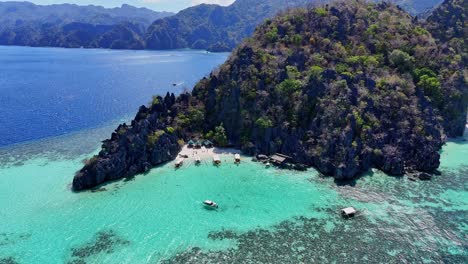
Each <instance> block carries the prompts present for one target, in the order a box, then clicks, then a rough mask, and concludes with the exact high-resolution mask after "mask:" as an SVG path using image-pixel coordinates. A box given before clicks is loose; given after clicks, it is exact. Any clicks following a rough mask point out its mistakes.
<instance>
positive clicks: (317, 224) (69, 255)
mask: <svg viewBox="0 0 468 264" xmlns="http://www.w3.org/2000/svg"><path fill="white" fill-rule="evenodd" d="M2 49H3V51H1V53H2V54H3V55H2V58H5V57H8V55H7V53H8V52H6V50H7V49H11V53H16V54H17V56H18V53H21V52H18V50H23V53H24V54H32V55H31V57H37V56H41V54H43V53H44V52H45V53H48V54H49V56H51V55H50V54H51V53H53V54H54V56H58V58H55V59H52V60H58V61H60V60H62V59H63V57H68V58H69V57H75V62H76V63H78V64H80V63H81V62H82V60H81V59H80V57H82V58H88V60H92V58H93V57H97V58H99V57H101V56H104V57H106V58H107V59H109V60H112V58H116V57H119V58H128V57H132V56H133V57H135V56H136V57H141V56H143V57H145V56H150V57H151V56H153V58H154V59H155V60H158V59H160V57H158V54H159V55H162V54H173V55H171V56H174V57H176V58H180V60H186V61H185V63H179V62H177V60H176V62H173V63H174V64H172V63H171V62H167V64H165V65H166V66H160V65H159V64H158V63H156V62H151V63H150V62H148V61H147V63H146V64H145V63H143V64H138V63H136V64H137V65H139V66H138V67H137V66H135V65H133V66H131V65H127V64H125V65H126V66H125V67H127V68H132V69H133V70H132V71H130V72H129V71H127V70H125V71H124V70H122V71H120V72H119V73H118V74H116V73H115V72H114V71H113V70H112V69H115V68H114V67H124V66H115V65H112V64H111V65H109V66H108V67H109V69H110V70H109V71H110V72H111V73H113V74H114V75H113V76H114V77H113V78H114V79H119V80H124V79H125V80H129V79H132V80H133V81H128V82H125V83H126V84H125V85H121V84H120V85H103V86H100V87H101V88H99V87H96V86H95V85H96V82H97V80H98V79H99V78H97V77H94V81H91V79H93V77H92V76H93V71H97V70H89V71H88V73H87V74H83V73H82V74H80V76H77V77H76V79H75V80H74V81H73V82H74V84H73V86H74V87H75V88H74V89H87V90H86V92H83V91H75V90H74V89H72V88H70V87H65V88H63V89H66V90H67V91H68V92H63V90H62V88H60V89H58V88H57V89H56V90H55V92H51V91H49V92H48V93H46V94H42V93H40V92H37V91H34V89H36V88H37V87H36V86H34V85H32V84H31V83H34V82H35V81H33V80H30V79H29V76H36V78H38V77H37V75H28V74H26V73H25V69H24V68H22V67H19V66H16V70H17V71H16V72H15V71H14V70H13V69H11V68H10V69H9V71H10V74H9V75H4V73H3V70H2V73H0V74H2V82H7V83H8V78H9V77H8V76H12V78H15V82H19V81H20V79H21V78H20V77H19V76H21V75H22V76H23V80H22V81H23V82H24V83H28V84H31V85H28V87H29V89H32V90H30V91H27V90H26V88H24V87H23V88H21V89H23V96H24V97H18V96H17V95H15V94H14V92H13V90H14V87H13V86H12V85H11V84H10V85H7V86H6V87H10V88H7V89H6V90H7V91H9V93H7V94H9V95H10V96H11V97H9V98H10V99H11V98H13V97H14V96H16V97H15V98H17V99H16V100H19V101H21V102H22V103H23V107H25V105H29V106H32V107H35V108H34V109H36V110H35V112H38V113H33V112H28V111H25V110H23V112H21V113H23V114H19V113H18V114H17V115H16V116H14V117H16V118H18V116H20V115H26V114H27V113H29V115H30V116H41V115H40V114H41V112H40V109H41V107H38V106H34V105H35V103H37V102H38V101H41V100H38V101H35V100H36V99H35V98H37V96H40V98H42V99H44V98H49V97H54V96H58V95H56V93H59V94H67V93H68V94H74V93H76V94H81V95H82V93H86V95H82V97H80V98H81V99H80V100H79V101H80V102H83V104H84V103H85V102H86V107H82V108H81V109H80V110H77V109H78V108H80V107H78V106H76V107H77V109H75V111H77V113H84V112H86V113H87V115H88V116H92V117H90V118H92V119H93V118H94V119H93V120H95V121H93V123H92V124H88V125H87V126H83V127H73V128H70V127H68V126H67V125H64V124H67V123H61V124H62V125H60V127H61V129H62V130H60V131H61V132H60V133H57V134H60V136H53V137H48V138H46V139H41V140H34V141H30V142H28V143H23V144H15V145H11V146H6V147H3V148H0V263H1V264H6V263H8V264H12V263H37V264H43V263H48V264H49V263H50V264H55V263H57V264H59V263H74V264H78V263H80V264H83V263H88V264H101V263H111V264H114V263H115V264H117V263H119V264H120V263H132V264H133V263H161V262H163V263H164V262H165V263H312V262H314V263H467V262H468V252H467V250H468V242H467V236H468V191H467V190H468V188H467V187H468V186H467V185H468V184H467V178H468V158H467V157H468V143H467V142H466V141H463V139H458V140H454V141H451V142H449V143H447V145H446V146H445V147H444V149H443V152H442V166H441V172H442V175H440V176H437V177H435V178H433V180H431V181H425V182H422V181H419V182H412V181H409V180H408V179H407V178H406V177H401V178H395V177H389V176H386V175H384V174H382V173H380V172H379V171H371V172H369V173H368V174H366V175H364V176H363V177H362V178H360V179H359V180H357V181H356V182H355V183H354V184H353V185H347V186H338V185H337V184H335V183H334V182H333V180H332V179H330V178H321V177H320V176H319V174H318V173H317V172H316V171H315V170H313V169H310V170H309V171H307V172H300V173H298V172H291V171H286V170H277V169H275V168H268V169H267V168H265V167H263V166H261V165H260V164H257V163H253V162H251V161H250V159H249V158H248V157H244V160H243V162H242V163H241V164H240V165H238V166H236V165H234V164H233V157H232V156H228V155H223V156H222V160H223V163H222V165H221V166H220V167H214V166H212V165H211V163H210V162H209V161H204V162H203V163H202V164H201V165H200V166H195V165H194V164H193V162H192V161H188V162H186V163H185V164H184V166H183V167H182V168H181V169H179V170H174V168H173V167H174V164H173V163H169V164H166V165H164V166H161V167H158V168H154V169H153V170H151V171H150V173H148V174H146V175H139V176H136V177H135V178H132V179H125V180H121V181H117V182H114V183H111V184H107V185H105V186H102V188H100V189H97V190H95V191H93V192H91V191H90V192H82V193H73V192H71V191H70V182H71V181H72V178H73V175H74V173H75V172H76V171H77V170H78V169H80V167H81V166H82V165H83V164H82V160H83V159H84V158H86V157H89V156H90V155H92V154H93V153H95V152H96V151H97V150H98V148H99V146H100V140H103V139H105V138H106V137H108V136H109V135H110V132H111V131H112V129H113V128H114V127H115V125H116V124H117V123H118V121H119V120H115V119H116V118H119V117H121V116H122V117H124V116H126V115H127V114H130V113H132V112H134V111H135V110H136V108H135V107H138V106H139V105H140V104H142V103H144V102H147V101H148V100H149V96H150V95H151V94H153V93H157V92H165V90H164V89H163V88H160V89H161V90H158V89H157V88H154V87H166V90H167V89H168V88H167V87H169V86H170V83H171V82H173V80H176V81H179V82H182V81H185V82H187V83H189V82H190V80H192V82H193V81H195V80H196V79H198V78H200V77H201V76H203V75H204V74H206V72H207V71H209V68H213V67H215V66H216V65H218V64H219V63H220V62H222V61H223V60H224V59H225V58H226V55H222V54H215V55H213V54H204V53H202V52H197V51H182V52H169V53H164V52H161V53H158V52H156V53H152V52H141V53H140V52H129V51H122V52H114V51H94V50H53V49H37V50H36V49H29V48H0V50H2ZM68 52H70V53H71V54H69V53H68ZM59 54H61V55H59ZM77 54H80V55H77ZM103 54H104V55H103ZM13 57H14V56H13V55H11V59H10V60H11V61H10V62H8V63H10V64H11V65H15V63H18V62H15V59H13ZM60 57H61V58H60ZM28 58H29V57H28ZM101 58H102V57H101ZM25 59H26V58H23V59H22V60H25ZM36 59H37V58H36ZM134 59H135V60H137V61H138V60H140V59H136V58H134ZM31 60H32V59H31ZM47 60H51V58H48V59H47ZM103 60H104V61H105V60H106V59H103ZM40 61H41V60H40ZM42 61H43V59H42ZM122 61H123V62H126V63H129V61H132V60H131V59H122ZM149 61H152V60H149ZM1 63H3V62H1ZM140 63H142V62H141V61H140ZM161 63H162V62H161ZM198 63H201V64H202V65H201V66H198ZM104 64H105V63H104ZM188 64H192V66H190V65H188ZM2 65H3V66H2V67H5V66H4V64H2ZM37 65H38V67H39V68H34V67H32V66H31V68H29V71H31V72H35V73H36V74H37V72H39V71H49V68H45V67H44V65H47V64H43V63H38V64H37ZM175 65H177V66H175ZM81 66H82V67H84V68H87V67H88V66H87V65H86V63H82V64H81ZM89 67H91V65H90V66H89ZM101 67H104V66H102V65H101ZM133 67H136V68H133ZM104 68H105V67H104ZM155 68H156V69H158V70H155ZM187 68H190V69H191V71H192V72H188V70H187ZM201 68H204V69H205V70H203V69H201ZM169 69H172V70H169ZM56 70H57V71H60V69H56ZM77 71H80V70H77ZM100 71H101V75H106V74H111V73H108V72H107V70H106V69H101V70H100ZM171 71H173V73H169V72H171ZM139 72H146V73H147V74H142V75H141V77H142V78H143V76H146V77H148V76H147V75H151V76H150V77H148V78H152V80H154V83H153V82H152V81H148V85H143V84H144V83H145V82H143V84H142V82H140V81H141V80H139V79H137V78H135V77H134V76H131V75H134V74H138V73H139ZM194 72H196V73H197V74H194ZM150 73H151V74H150ZM62 74H63V73H62ZM88 74H89V75H90V76H91V77H90V76H88ZM185 74H186V75H187V76H192V74H193V77H184V76H185ZM15 76H16V77H15ZM45 79H46V78H44V79H43V80H45ZM36 80H37V79H36ZM111 80H112V78H109V79H108V81H109V82H111ZM161 80H166V82H162V83H161V84H160V85H159V84H158V82H159V81H161ZM64 83H67V82H66V81H64ZM93 83H94V84H95V85H93ZM104 83H105V82H104ZM113 83H114V84H115V83H120V82H117V81H115V82H113ZM85 84H86V85H85ZM136 84H140V85H142V86H145V87H150V88H142V87H141V86H139V87H137V85H136ZM0 87H1V88H0V89H2V94H1V95H2V100H3V98H4V94H3V91H5V86H4V85H0ZM44 87H46V86H44ZM44 87H43V89H45V90H47V89H48V88H47V87H46V88H44ZM55 87H58V86H55ZM83 87H86V88H83ZM102 87H105V88H102ZM151 87H153V88H154V90H152V89H151ZM21 89H20V90H21ZM101 89H105V90H106V91H107V92H106V93H102V91H101ZM146 89H148V90H146ZM170 89H172V88H170ZM135 90H139V91H140V92H132V91H135ZM95 93H96V94H97V95H95ZM138 93H145V95H144V96H142V95H139V94H138ZM32 94H35V96H32ZM124 95H127V98H126V97H125V96H124ZM114 96H115V97H118V98H120V99H118V101H120V102H121V103H122V104H126V103H128V102H126V99H128V100H129V101H130V103H128V106H126V107H128V109H127V108H125V107H124V108H125V109H127V110H125V109H124V108H122V109H121V108H120V106H121V104H119V103H115V104H114V103H109V104H107V103H106V102H107V101H106V100H109V102H111V101H112V100H114ZM133 97H138V98H140V99H139V100H140V101H138V100H137V99H135V98H133ZM18 98H19V99H18ZM21 98H23V99H21ZM20 99H21V100H20ZM98 99H99V100H98ZM11 100H13V99H11ZM29 100H32V101H29ZM7 101H9V102H11V101H10V100H7ZM72 101H73V100H72ZM90 101H91V102H94V103H95V104H97V105H95V104H93V103H91V102H90ZM52 102H53V100H52V101H50V102H49V105H46V106H47V107H46V106H44V108H45V109H48V107H53V106H52ZM132 102H133V103H132ZM10 105H12V104H10ZM109 106H115V108H111V109H112V110H111V109H107V108H108V107H109ZM2 107H4V105H3V104H2ZM59 108H60V107H58V108H57V109H59ZM86 108H90V109H93V110H92V111H91V110H90V109H86ZM16 109H17V111H19V110H21V109H22V108H16ZM71 109H74V107H72V108H71ZM117 109H119V110H117ZM88 110H90V111H89V112H88ZM101 110H102V111H108V112H109V113H108V114H107V115H108V117H107V118H103V117H96V116H99V115H101V112H100V111H101ZM70 111H71V110H70ZM114 111H115V112H114ZM91 112H92V113H91ZM7 114H8V113H7ZM57 114H58V113H57ZM60 114H62V113H60ZM3 115H5V113H4V112H2V118H3V119H2V127H3V128H2V129H5V126H6V125H5V123H3V122H5V121H4V119H5V117H4V116H3ZM9 115H10V116H13V114H11V113H10V114H9ZM47 117H48V115H44V116H43V117H42V118H43V119H42V120H43V121H42V122H44V123H48V124H54V122H57V119H58V118H47ZM74 118H77V119H79V120H85V119H86V118H83V117H75V116H73V115H70V119H73V120H75V119H74ZM81 118H83V119H81ZM20 120H23V121H20ZM113 120H115V121H113ZM6 121H8V122H10V123H6V124H8V125H7V126H12V125H13V124H15V126H19V127H21V128H22V129H25V130H28V131H23V132H24V134H23V137H22V139H25V138H27V137H26V136H25V135H27V134H28V133H27V132H29V128H28V127H29V125H32V124H34V120H31V119H16V120H15V121H12V120H9V119H8V118H7V119H6ZM21 122H25V123H21ZM76 122H78V121H76ZM59 123H60V122H59ZM78 123H80V122H78ZM36 124H37V123H36ZM70 124H75V122H72V123H70ZM12 129H15V128H12ZM1 131H4V130H1ZM2 133H3V132H2ZM31 133H32V135H36V134H34V133H33V132H31ZM7 134H9V133H7ZM3 136H4V134H2V137H3ZM43 136H51V135H46V134H43ZM28 139H31V138H28ZM465 139H468V136H465ZM11 140H12V141H4V143H11V142H13V141H14V140H13V137H12V138H11ZM19 141H21V140H19V139H17V140H16V141H14V142H19ZM205 199H212V200H215V201H216V202H218V204H219V205H220V208H219V210H217V211H209V210H206V209H204V208H203V207H202V205H201V202H202V201H203V200H205ZM347 206H354V207H356V208H357V209H358V210H359V215H358V216H357V217H355V218H354V219H350V220H343V219H342V218H341V217H340V216H339V209H340V208H343V207H347Z"/></svg>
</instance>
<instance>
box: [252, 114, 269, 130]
mask: <svg viewBox="0 0 468 264" xmlns="http://www.w3.org/2000/svg"><path fill="white" fill-rule="evenodd" d="M255 124H256V125H257V126H259V127H261V128H263V129H265V128H270V127H273V122H272V121H271V120H270V119H268V118H265V117H260V118H259V119H257V121H255Z"/></svg>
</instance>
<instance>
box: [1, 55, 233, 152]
mask: <svg viewBox="0 0 468 264" xmlns="http://www.w3.org/2000/svg"><path fill="white" fill-rule="evenodd" d="M227 55H228V54H227V53H206V52H205V51H193V50H189V51H128V50H126V51H115V50H97V49H96V50H87V49H57V48H28V47H0V113H1V114H0V147H1V146H4V145H8V144H14V143H19V142H24V141H30V140H36V139H41V138H45V137H50V136H57V135H63V134H66V133H69V132H73V131H78V130H82V129H86V128H93V127H99V126H102V125H103V124H106V123H109V122H110V121H113V120H115V119H120V118H124V117H128V116H129V115H131V116H133V114H134V113H136V111H137V109H138V107H139V106H140V105H142V104H146V103H148V102H149V101H150V98H151V95H155V94H163V95H164V94H166V92H167V91H170V92H174V93H180V92H181V91H182V90H183V89H184V88H191V87H192V86H193V85H194V84H195V83H196V82H197V81H198V80H199V79H200V78H202V77H203V76H204V75H206V74H209V73H210V72H211V70H212V69H213V68H214V67H216V66H217V65H220V64H221V63H223V62H224V61H225V60H226V58H227ZM173 83H175V84H179V86H176V87H173V85H172V84H173Z"/></svg>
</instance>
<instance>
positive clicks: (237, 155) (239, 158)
mask: <svg viewBox="0 0 468 264" xmlns="http://www.w3.org/2000/svg"><path fill="white" fill-rule="evenodd" d="M234 160H235V162H236V163H240V162H241V157H240V155H239V154H236V155H234Z"/></svg>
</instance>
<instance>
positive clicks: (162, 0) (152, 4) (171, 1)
mask: <svg viewBox="0 0 468 264" xmlns="http://www.w3.org/2000/svg"><path fill="white" fill-rule="evenodd" d="M234 1H235V0H27V1H26V2H31V3H34V4H37V5H52V4H76V5H97V6H104V7H106V8H113V7H120V6H122V5H123V4H128V5H132V6H136V7H146V8H149V9H152V10H155V11H159V12H161V11H167V12H178V11H180V10H182V9H185V8H187V7H190V6H194V5H198V4H202V3H207V4H219V5H229V4H231V3H233V2H234ZM0 2H11V1H0ZM13 2H15V1H13Z"/></svg>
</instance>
